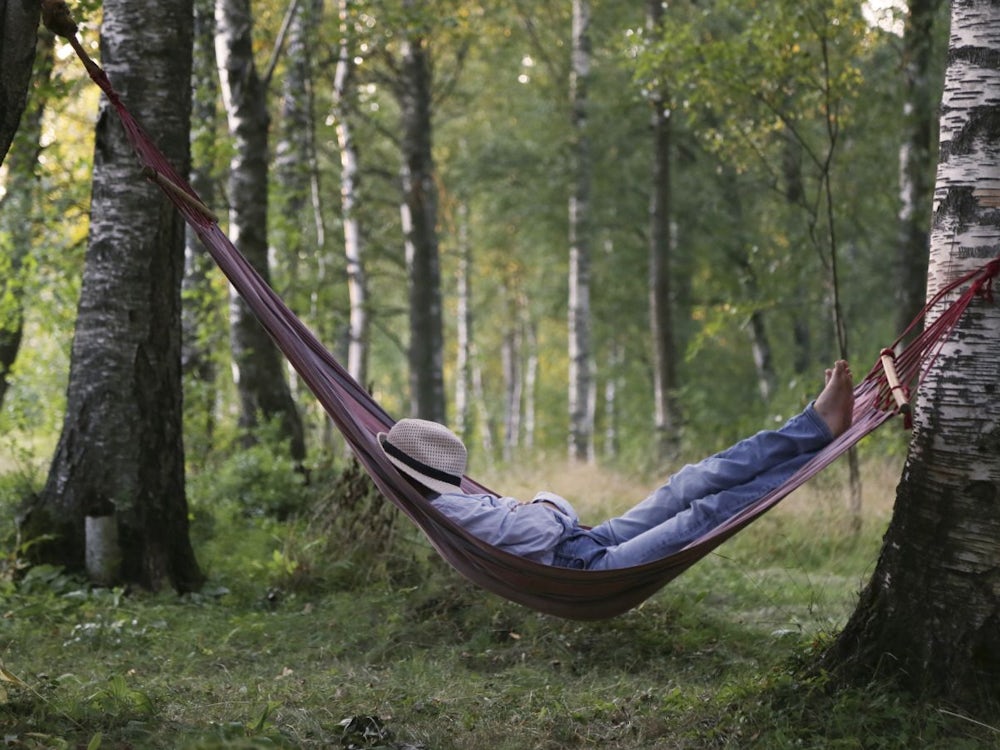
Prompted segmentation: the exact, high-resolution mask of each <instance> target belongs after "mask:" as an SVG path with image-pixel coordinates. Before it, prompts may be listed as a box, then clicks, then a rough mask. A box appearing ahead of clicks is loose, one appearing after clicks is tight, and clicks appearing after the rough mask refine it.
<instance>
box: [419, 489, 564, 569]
mask: <svg viewBox="0 0 1000 750" xmlns="http://www.w3.org/2000/svg"><path fill="white" fill-rule="evenodd" d="M543 501H545V502H544V503H543ZM431 502H432V503H433V505H434V507H435V508H437V509H438V510H439V511H441V512H442V513H443V514H444V515H445V516H447V517H448V518H450V519H451V520H452V521H454V522H455V523H457V524H458V525H459V526H461V527H462V528H464V529H465V530H466V531H468V532H469V533H471V534H473V535H475V536H476V537H478V538H480V539H482V540H483V541H484V542H486V543H488V544H491V545H493V546H494V547H498V548H500V549H502V550H504V551H506V552H510V553H512V554H515V555H520V556H521V557H526V558H528V559H531V560H537V561H538V562H541V563H545V564H551V563H552V560H553V550H554V549H555V547H556V545H558V544H559V542H561V541H562V540H563V539H564V538H565V537H566V536H568V535H569V534H570V533H571V532H572V531H573V530H574V529H575V527H576V525H577V514H576V511H575V510H574V509H573V507H572V505H570V504H569V502H568V501H566V500H565V499H563V498H561V497H559V496H558V495H554V494H552V493H548V492H542V493H539V494H538V495H536V496H535V498H534V499H533V500H532V501H531V502H530V503H521V502H520V501H519V500H516V499H515V498H513V497H496V496H494V495H465V494H445V495H439V496H437V497H436V498H434V499H433V500H432V501H431ZM545 503H551V505H547V504H545ZM553 506H555V507H553Z"/></svg>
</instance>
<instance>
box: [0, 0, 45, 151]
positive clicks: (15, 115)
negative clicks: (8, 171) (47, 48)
mask: <svg viewBox="0 0 1000 750" xmlns="http://www.w3.org/2000/svg"><path fill="white" fill-rule="evenodd" d="M39 9H40V6H39V4H38V3H37V2H34V1H31V2H26V1H25V0H0V164H2V163H3V160H4V157H6V156H7V149H9V148H10V144H11V142H12V141H13V140H14V133H15V132H16V131H17V126H18V123H19V122H20V121H21V113H22V112H24V107H25V105H26V104H27V101H28V85H29V83H30V82H31V67H32V65H33V64H34V61H35V40H36V32H37V29H38V16H39Z"/></svg>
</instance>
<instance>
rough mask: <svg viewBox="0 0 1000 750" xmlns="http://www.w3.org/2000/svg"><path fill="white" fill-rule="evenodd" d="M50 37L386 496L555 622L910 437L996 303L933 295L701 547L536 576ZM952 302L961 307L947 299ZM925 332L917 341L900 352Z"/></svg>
mask: <svg viewBox="0 0 1000 750" xmlns="http://www.w3.org/2000/svg"><path fill="white" fill-rule="evenodd" d="M54 30H55V31H56V32H57V33H60V35H63V36H67V38H68V39H69V40H70V42H71V43H73V47H74V49H75V50H76V52H77V55H78V56H79V57H80V58H81V60H82V61H83V62H84V65H85V67H86V69H87V72H88V73H89V74H90V77H91V78H92V79H93V80H94V82H95V83H96V84H97V85H98V86H100V88H101V89H102V90H103V91H104V93H105V95H106V96H107V97H108V100H109V101H110V102H111V104H112V105H113V106H114V108H115V111H116V112H117V114H118V117H119V119H120V121H121V123H122V126H123V127H124V130H125V133H126V136H127V137H128V140H129V142H130V143H131V144H132V147H133V149H134V150H135V152H136V155H137V157H138V159H139V162H140V163H141V165H142V167H143V173H144V174H145V175H146V177H147V178H148V179H150V180H151V181H153V182H155V183H156V184H157V185H158V186H159V187H160V188H161V189H162V191H163V193H164V194H165V195H166V197H167V198H168V199H169V200H170V201H171V202H172V203H173V204H174V206H175V207H176V208H177V210H178V211H179V212H180V214H181V215H182V216H183V218H184V219H185V220H186V221H187V222H188V224H189V225H190V226H191V227H192V228H193V230H194V231H195V232H196V233H197V234H198V236H199V237H200V239H201V241H202V243H203V244H204V245H205V247H206V248H207V249H208V251H209V253H210V254H211V256H212V258H213V259H214V261H215V262H216V264H217V265H218V266H219V267H220V269H221V270H222V271H223V273H224V274H225V275H226V277H227V278H228V279H229V282H230V283H231V284H232V285H233V287H234V288H235V289H236V291H237V292H238V293H239V294H240V295H241V297H242V298H243V299H244V300H245V301H246V303H247V305H248V306H249V307H250V308H251V310H252V311H253V312H254V314H255V315H256V317H257V318H258V319H259V320H260V322H261V324H262V325H263V326H264V328H265V329H266V330H267V331H268V333H269V334H270V336H271V338H272V339H273V340H274V341H275V343H276V345H277V346H278V347H279V349H280V350H281V351H282V352H283V353H284V355H285V357H286V358H287V359H288V361H289V362H290V364H291V365H292V366H293V367H294V368H295V370H296V371H297V372H298V373H299V376H300V377H301V378H302V380H303V381H304V382H305V383H306V385H307V386H308V387H309V389H310V390H311V391H312V392H313V393H314V395H315V396H316V398H317V399H318V400H319V402H320V403H321V404H322V406H323V407H324V409H325V410H326V412H327V413H328V414H329V416H330V418H331V419H332V420H333V421H334V423H335V424H336V426H337V428H338V429H339V430H340V432H341V433H342V435H343V436H344V438H345V440H346V441H347V442H348V444H349V445H350V446H351V447H352V449H353V451H354V453H355V456H356V457H357V459H358V461H359V462H360V463H361V465H362V466H363V468H364V469H365V470H366V471H367V473H368V474H369V475H370V476H371V477H372V479H373V481H374V482H375V484H376V486H377V487H378V488H379V490H380V491H381V492H382V494H383V495H385V497H386V498H388V499H389V500H390V501H391V502H392V503H394V504H395V505H396V506H397V507H398V508H399V509H400V510H401V511H402V512H403V513H404V514H406V515H407V516H408V517H409V518H410V519H411V520H412V521H413V522H414V523H415V524H416V525H417V526H418V527H419V528H420V529H421V530H422V531H423V533H424V534H425V535H426V537H427V538H428V540H429V541H430V543H431V544H432V545H433V546H434V548H435V549H436V550H437V552H438V553H439V554H440V555H441V556H442V557H443V558H444V559H445V560H446V561H447V562H448V563H449V564H450V565H452V566H453V567H454V568H455V569H456V570H457V571H458V572H460V573H461V574H462V575H464V576H465V577H466V578H468V579H469V580H470V581H472V582H473V583H475V584H476V585H478V586H481V587H483V588H485V589H487V590H489V591H492V592H493V593H495V594H498V595H500V596H502V597H504V598H507V599H510V600H512V601H514V602H518V603H520V604H522V605H525V606H527V607H530V608H532V609H535V610H538V611H540V612H544V613H548V614H552V615H555V616H558V617H564V618H568V619H577V620H597V619H604V618H609V617H613V616H615V615H618V614H621V613H622V612H625V611H627V610H629V609H631V608H633V607H635V606H637V605H639V604H640V603H642V602H643V601H645V600H646V599H647V598H648V597H649V596H651V595H652V594H654V593H655V592H656V591H658V590H659V589H660V588H662V587H663V586H664V585H666V584H667V583H668V582H669V581H671V580H672V579H673V578H675V577H676V576H677V575H679V574H680V573H682V572H683V571H684V570H686V569H687V568H689V567H690V566H691V565H693V564H694V563H695V562H697V561H698V560H700V559H701V558H702V557H704V556H705V555H707V554H708V553H709V552H711V551H712V550H714V549H715V548H716V547H717V546H718V545H719V544H721V543H722V542H724V541H725V540H726V539H728V538H729V537H731V536H732V535H733V534H735V533H736V532H738V531H739V530H740V529H742V528H744V527H745V526H747V525H748V524H749V523H751V522H752V521H753V520H754V519H756V518H758V517H759V516H760V515H761V514H763V513H765V512H766V511H768V510H769V509H771V508H772V507H774V505H776V504H777V503H778V502H779V501H780V500H781V499H782V498H784V497H785V496H787V495H788V494H789V493H790V492H792V491H793V490H795V489H796V488H798V487H799V486H801V485H802V484H803V483H805V482H807V481H808V480H809V479H811V478H812V477H813V476H815V475H816V474H817V473H818V472H819V471H821V470H822V469H823V468H825V467H826V466H828V465H829V464H830V463H832V462H833V461H834V460H835V459H836V458H837V457H839V456H840V455H841V454H842V453H844V452H845V451H847V450H849V449H850V448H851V447H852V446H854V445H855V444H856V443H857V442H858V441H859V440H861V439H862V438H863V437H864V436H865V435H867V434H869V433H870V432H872V431H873V430H875V429H876V428H878V427H879V426H880V425H882V424H884V423H885V422H886V421H887V420H889V419H891V418H892V417H894V416H896V415H902V416H903V417H904V418H905V419H906V420H907V422H906V425H907V426H909V421H908V420H909V416H910V415H909V412H910V408H909V402H910V392H911V389H913V390H915V389H916V388H919V385H920V383H922V382H923V380H924V378H925V377H926V376H927V373H928V371H929V369H930V367H931V366H932V364H933V363H934V361H935V359H936V358H937V355H938V353H939V352H940V350H941V347H942V346H943V345H944V343H945V341H946V340H947V338H948V335H949V333H950V332H951V330H952V329H953V328H954V327H955V325H956V324H957V323H958V321H959V320H960V318H961V317H962V314H963V313H964V312H965V310H966V308H967V307H968V306H969V305H970V304H971V303H972V302H973V300H975V299H976V298H977V297H985V298H987V299H992V289H993V280H994V279H995V278H996V276H997V275H998V274H1000V258H996V259H993V260H991V261H989V262H987V263H986V264H985V265H983V266H982V267H980V268H977V269H975V270H972V271H970V272H968V273H966V274H964V275H962V276H960V277H958V278H956V279H954V280H953V281H951V282H950V283H948V284H947V285H946V286H945V287H944V288H942V289H941V290H940V291H939V292H937V294H935V295H934V296H933V297H932V298H931V299H930V300H929V301H928V303H927V305H926V306H925V307H924V309H923V310H922V311H921V312H920V313H919V314H918V315H917V317H916V318H914V320H913V322H912V323H911V324H910V325H909V326H908V327H907V328H906V329H905V330H904V331H903V333H902V334H900V336H899V337H898V338H897V339H896V341H894V342H893V344H892V345H891V346H890V347H887V348H886V349H884V350H883V351H882V353H881V355H880V358H879V360H878V361H876V363H875V364H874V365H873V366H872V368H871V370H870V371H869V372H868V374H867V375H866V376H865V377H864V379H863V380H861V381H860V382H859V383H858V384H857V386H856V387H855V389H854V395H855V404H854V415H853V423H852V425H851V427H850V428H848V429H847V430H846V431H845V432H844V433H843V434H842V435H840V436H839V437H838V438H837V439H836V440H834V441H833V442H832V443H831V444H830V445H828V446H827V447H826V448H824V449H823V450H822V451H820V452H819V453H818V454H817V455H816V456H815V457H813V458H812V459H811V460H810V461H809V462H808V463H807V464H805V465H804V466H803V467H802V468H801V469H800V470H799V471H798V472H797V473H796V474H795V475H793V476H792V477H791V478H790V479H789V480H788V481H787V482H785V483H784V484H783V485H782V486H780V487H778V488H776V489H774V490H773V491H771V492H770V493H769V494H767V495H765V496H764V497H762V498H760V499H759V500H758V501H756V502H755V503H753V504H751V505H750V506H749V507H747V508H746V509H744V510H743V511H742V512H741V513H740V514H738V515H736V516H734V517H733V518H730V519H729V520H728V521H726V522H725V523H723V524H722V525H720V526H719V527H717V528H715V529H713V530H712V531H711V532H709V533H708V534H706V535H705V536H704V537H702V538H700V539H698V540H696V541H695V542H693V543H691V544H690V545H689V546H688V547H686V548H685V549H683V550H680V551H679V552H676V553H674V554H672V555H670V556H669V557H667V558H664V559H661V560H657V561H654V562H650V563H645V564H643V565H638V566H634V567H630V568H621V569H615V570H600V571H586V570H570V569H566V568H557V567H554V566H549V565H543V564H541V563H537V562H534V561H531V560H527V559H525V558H523V557H519V556H516V555H512V554H509V553H507V552H504V551H503V550H499V549H497V548H495V547H491V546H490V545H488V544H487V543H485V542H483V541H482V540H480V539H478V538H477V537H475V536H473V535H471V534H469V533H468V532H467V531H465V530H464V529H462V528H461V527H459V526H457V525H456V524H455V523H453V522H452V521H450V520H449V519H447V518H446V517H445V516H443V515H442V514H441V513H440V512H438V511H437V510H436V509H435V508H434V506H433V505H432V504H431V503H430V502H428V501H427V499H426V498H424V497H423V496H422V495H420V493H419V492H418V491H417V490H416V489H415V488H414V487H413V486H412V485H411V484H410V483H409V482H407V481H405V480H404V479H403V478H402V477H401V476H400V475H399V474H398V473H397V472H396V470H395V468H394V467H393V466H392V464H390V463H389V462H388V461H387V460H386V459H385V457H384V454H383V453H382V451H381V449H380V448H379V447H378V443H377V440H376V437H375V436H376V434H377V433H378V432H381V431H387V430H388V429H389V427H391V426H392V424H393V422H394V420H393V418H392V417H391V416H390V415H389V414H388V413H387V412H386V411H385V410H384V409H383V408H382V407H381V406H379V404H378V403H376V402H375V400H374V399H373V398H372V397H371V396H370V394H369V393H368V392H367V391H366V390H365V389H364V388H363V387H362V386H361V385H360V384H358V383H357V382H356V381H355V380H354V378H352V377H351V376H350V374H349V373H348V372H347V371H346V370H345V369H344V368H343V367H342V366H341V364H340V363H339V362H338V361H337V360H336V359H334V357H333V355H332V354H331V353H330V352H329V351H328V350H327V349H326V348H325V347H324V346H323V345H322V343H321V342H320V341H319V340H318V339H317V337H316V336H315V335H314V334H313V333H312V331H311V330H310V329H309V328H308V327H307V326H306V325H305V324H304V323H303V322H302V321H301V320H299V318H298V317H297V316H296V315H295V314H294V313H293V312H292V310H291V309H290V308H289V307H288V306H287V305H286V304H285V303H284V302H283V301H282V300H281V298H280V297H279V296H278V295H277V294H276V293H275V292H274V290H272V289H271V288H270V287H269V286H268V285H267V284H266V283H264V281H263V280H262V279H261V277H260V275H259V274H258V273H257V272H256V271H255V270H254V268H253V267H252V266H251V264H250V263H249V262H248V261H247V260H246V258H245V257H244V256H243V255H242V254H241V253H240V252H239V250H238V249H237V248H236V247H235V246H234V245H233V243H232V242H231V241H230V240H229V238H228V237H227V236H226V234H225V233H224V232H223V231H222V230H221V229H220V227H219V224H218V221H217V218H216V217H215V215H214V214H212V212H211V211H210V210H209V209H208V208H207V207H206V206H205V205H204V203H203V202H202V201H201V199H200V198H199V197H198V195H197V193H195V191H194V190H193V189H192V188H191V186H190V185H189V184H188V183H187V180H186V179H184V178H183V177H182V176H181V175H179V174H177V172H176V171H175V170H174V168H173V167H172V166H171V165H170V164H169V163H168V161H167V159H166V158H165V157H164V155H163V154H162V153H161V152H160V150H159V149H158V148H157V147H156V146H155V145H154V144H153V143H152V141H151V140H150V138H149V137H148V136H147V135H146V133H145V131H144V130H143V129H142V127H141V126H140V125H139V123H138V122H137V121H136V120H135V118H134V117H133V116H132V115H131V114H130V113H129V111H128V110H127V109H126V107H125V105H124V104H123V103H122V101H121V99H120V98H119V96H118V94H117V93H116V92H115V90H114V88H113V87H112V85H111V82H110V81H109V79H108V77H107V75H106V74H105V73H104V71H103V70H102V69H101V68H100V66H98V65H97V64H96V63H94V62H93V61H92V60H91V59H90V58H89V57H88V56H87V54H86V52H84V50H83V49H82V47H81V46H80V45H79V43H76V40H75V32H76V28H75V25H74V26H73V27H72V29H71V33H69V31H70V30H67V33H68V35H67V34H66V33H62V32H60V31H59V30H56V29H54ZM963 287H964V289H963ZM959 290H962V291H960V292H959ZM956 292H959V293H958V296H957V297H954V298H952V297H953V295H954V294H955V293H956ZM931 318H933V320H931ZM927 321H930V322H927ZM922 323H923V324H924V326H923V328H922V329H921V330H920V332H919V333H916V334H915V335H912V339H911V340H910V341H909V342H908V343H906V344H905V345H903V342H904V340H905V339H906V338H907V337H908V336H911V334H914V333H915V331H916V330H917V328H918V326H920V325H921V324H922ZM897 350H898V351H897ZM462 486H463V489H464V490H465V491H467V492H489V490H488V489H487V488H486V487H484V486H483V485H481V484H479V483H478V482H476V481H475V480H474V479H472V478H470V477H465V478H463V482H462Z"/></svg>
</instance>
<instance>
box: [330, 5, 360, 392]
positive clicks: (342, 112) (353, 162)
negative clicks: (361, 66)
mask: <svg viewBox="0 0 1000 750" xmlns="http://www.w3.org/2000/svg"><path fill="white" fill-rule="evenodd" d="M338 5H339V8H338V16H339V22H340V44H339V48H338V52H337V67H336V72H335V74H334V80H333V101H332V103H331V114H332V115H333V119H334V124H335V127H336V130H337V145H338V146H339V147H340V211H341V215H342V217H343V218H342V221H343V225H344V257H345V259H346V261H347V292H348V298H349V300H350V313H349V319H348V336H347V339H348V343H347V370H348V372H350V373H351V375H352V376H353V377H354V379H355V380H357V381H358V382H359V383H364V382H365V381H366V380H367V378H368V329H369V319H368V278H367V274H366V272H365V243H364V234H363V232H362V226H361V217H360V215H359V213H360V211H359V208H360V205H359V201H360V195H359V192H360V185H359V182H360V174H361V169H360V157H359V155H358V149H357V146H356V144H355V141H354V128H353V124H352V119H351V117H352V114H353V112H354V107H355V103H356V102H355V100H356V93H357V92H356V86H355V75H354V73H355V70H354V67H355V66H354V55H355V50H354V49H353V47H354V40H353V36H352V29H351V23H350V10H351V3H350V0H339V3H338Z"/></svg>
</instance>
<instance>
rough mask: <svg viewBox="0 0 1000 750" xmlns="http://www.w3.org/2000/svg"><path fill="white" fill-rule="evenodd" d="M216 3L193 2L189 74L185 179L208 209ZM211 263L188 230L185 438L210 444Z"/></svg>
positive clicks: (214, 315) (220, 304)
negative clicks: (187, 168)
mask: <svg viewBox="0 0 1000 750" xmlns="http://www.w3.org/2000/svg"><path fill="white" fill-rule="evenodd" d="M214 5H215V0H194V54H193V64H192V71H191V153H192V165H191V174H190V176H189V180H190V182H191V186H192V187H193V188H194V190H195V192H197V193H198V195H200V196H201V198H202V200H203V201H205V202H206V204H207V205H210V206H211V205H213V204H214V203H215V199H216V196H217V194H218V190H217V189H216V180H215V175H214V174H213V169H212V168H213V165H214V164H215V155H216V152H217V149H218V144H217V143H216V102H217V100H218V96H219V84H218V80H219V77H218V71H217V68H216V65H215V9H214ZM214 267H215V264H214V262H213V261H212V258H211V256H210V255H209V254H208V253H207V252H206V250H205V247H204V245H202V243H201V240H200V239H199V238H198V235H197V233H196V232H195V231H194V230H193V229H191V227H187V228H186V230H185V241H184V283H183V286H182V291H183V299H184V305H183V312H182V318H181V320H182V326H183V331H184V336H183V344H182V349H181V352H182V353H181V363H182V366H183V372H184V375H185V378H186V382H185V394H184V400H185V416H186V418H187V419H188V420H189V421H196V422H198V424H199V427H200V428H201V429H191V430H189V431H188V435H189V436H195V435H197V436H199V437H202V438H203V439H204V440H205V442H206V444H208V443H210V441H211V438H212V434H213V432H214V420H215V413H214V409H215V401H216V394H217V388H216V376H217V374H218V373H217V371H218V368H217V361H218V355H217V353H216V352H217V350H218V348H219V347H220V345H222V346H224V341H225V338H224V334H222V335H220V333H219V331H220V330H224V328H220V323H221V322H222V320H223V313H222V311H223V308H224V304H225V300H224V299H218V298H217V295H216V294H215V293H214V290H213V289H212V282H211V273H212V269H214Z"/></svg>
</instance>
